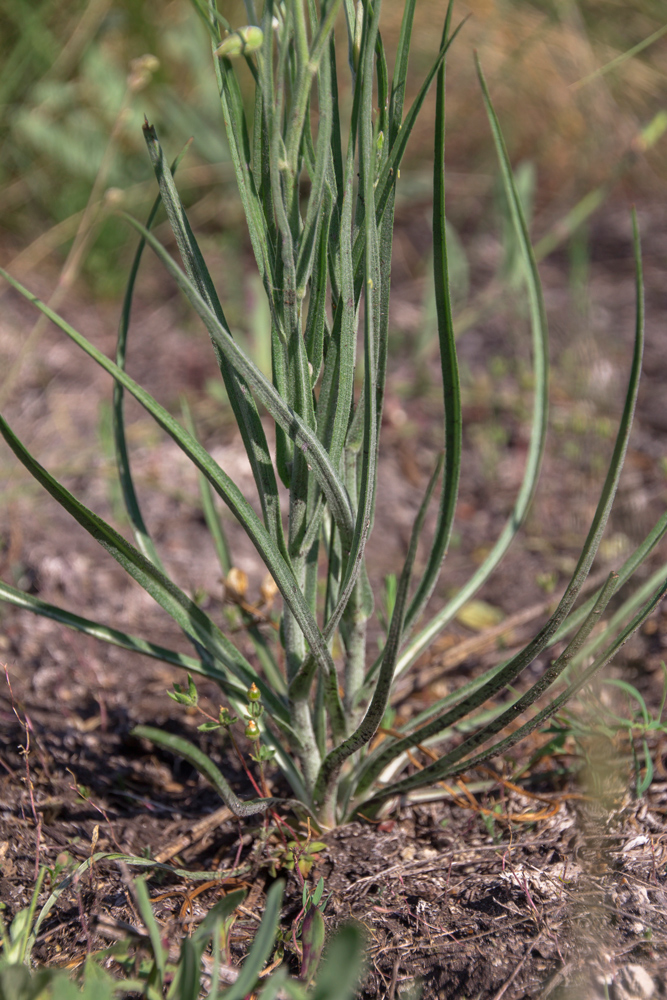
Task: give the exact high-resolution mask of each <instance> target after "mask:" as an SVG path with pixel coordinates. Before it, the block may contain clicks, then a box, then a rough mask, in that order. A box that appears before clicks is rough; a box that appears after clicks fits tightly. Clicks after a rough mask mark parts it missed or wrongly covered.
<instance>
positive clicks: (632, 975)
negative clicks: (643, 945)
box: [613, 965, 655, 1000]
mask: <svg viewBox="0 0 667 1000" xmlns="http://www.w3.org/2000/svg"><path fill="white" fill-rule="evenodd" d="M654 993H655V983H654V982H653V980H652V979H651V977H650V976H649V974H648V972H647V971H646V969H644V968H642V966H641V965H626V967H625V968H624V969H621V971H620V972H619V974H618V975H617V976H616V977H615V980H614V994H613V995H614V1000H650V998H651V997H652V996H653V994H654Z"/></svg>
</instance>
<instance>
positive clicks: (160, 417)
mask: <svg viewBox="0 0 667 1000" xmlns="http://www.w3.org/2000/svg"><path fill="white" fill-rule="evenodd" d="M137 225H138V224H137ZM140 228H142V229H143V227H140ZM144 232H145V233H146V235H147V237H148V238H149V242H150V241H151V240H152V239H153V236H152V234H150V233H148V232H147V231H146V230H144ZM158 245H159V244H158ZM167 256H168V255H167ZM0 274H2V275H3V276H4V277H5V278H6V280H7V281H9V283H10V284H11V285H13V287H14V288H16V290H17V291H19V292H20V293H21V294H22V295H23V296H25V298H27V299H28V300H29V301H30V302H32V303H33V304H34V305H35V306H36V307H37V308H38V309H39V310H40V311H41V312H43V313H44V314H45V315H46V316H48V317H49V319H51V320H52V321H53V322H54V323H55V324H56V325H57V326H58V327H59V328H60V329H61V330H62V331H63V332H64V333H66V334H67V335H68V336H69V337H70V338H71V339H72V340H74V342H75V343H77V344H78V345H79V347H82V348H83V350H84V351H85V352H86V353H87V354H89V355H90V357H92V358H93V359H94V360H95V361H96V362H97V363H98V364H99V365H100V367H102V368H104V369H105V370H106V371H107V372H109V374H111V375H112V376H113V377H114V378H115V379H116V380H117V381H120V382H122V384H123V385H124V386H125V388H126V389H128V390H129V392H131V393H132V395H133V396H134V397H135V399H137V400H138V401H139V402H140V403H141V405H142V406H143V407H144V408H145V409H146V410H148V412H149V413H150V414H151V415H152V416H153V417H154V418H155V420H156V421H157V422H158V423H159V424H160V426H161V427H163V428H164V430H166V431H167V433H168V434H169V435H170V436H171V437H172V438H173V440H174V441H175V442H176V444H178V446H179V447H180V448H181V449H182V450H183V451H184V452H185V454H187V455H188V457H189V458H190V459H191V461H192V462H193V464H194V465H195V467H196V468H198V469H199V470H200V471H201V472H203V473H204V475H205V476H206V477H207V479H208V480H209V482H210V483H211V485H212V486H213V488H214V489H215V490H216V492H217V493H218V494H219V495H220V496H221V497H222V499H223V500H224V501H225V503H226V504H227V505H228V507H229V508H230V510H231V511H232V512H233V513H234V515H235V517H237V518H238V520H239V522H240V523H241V524H242V526H243V527H244V529H245V531H246V532H247V534H248V536H249V538H250V539H251V540H252V541H253V544H254V545H255V546H256V548H257V550H258V552H259V553H260V555H261V556H262V559H263V561H264V563H265V564H266V566H267V567H268V568H269V570H270V572H271V574H272V575H273V578H274V580H275V581H276V584H277V586H278V589H279V590H280V592H281V594H282V595H283V598H284V599H285V601H286V602H287V604H288V606H289V607H290V608H291V609H292V612H293V614H294V616H295V618H296V619H297V621H298V622H299V625H300V627H301V628H302V629H303V632H304V635H305V637H306V639H307V641H308V643H309V644H310V646H311V649H312V650H313V653H314V655H315V657H316V659H317V660H318V661H319V662H320V663H322V665H323V666H324V667H325V669H326V670H327V671H331V670H333V669H334V667H333V661H332V659H331V654H330V652H329V650H328V648H327V646H326V643H325V641H324V640H323V638H322V634H321V632H320V630H319V628H318V626H317V622H316V621H315V620H314V618H313V615H312V613H311V611H310V608H309V607H308V605H307V604H306V601H305V599H304V597H303V594H302V593H301V592H300V591H299V589H298V587H295V580H294V576H293V574H292V571H291V569H290V567H289V566H288V565H287V563H286V562H285V561H284V559H283V557H282V555H281V553H280V552H279V551H278V549H277V548H276V546H275V544H274V542H273V540H272V539H271V538H270V536H269V534H268V532H267V530H266V528H265V527H264V525H263V524H262V522H261V520H260V519H259V518H258V517H257V515H256V514H255V512H254V510H253V509H252V507H251V506H250V504H249V503H248V501H247V500H246V499H245V497H244V496H243V494H242V493H241V491H240V490H239V489H238V487H237V486H236V485H235V484H234V483H233V482H232V480H231V479H230V478H229V476H227V475H226V474H225V473H224V472H223V470H222V469H221V468H220V466H219V465H218V464H217V462H215V461H214V460H213V459H212V458H211V456H210V455H209V453H208V452H207V451H206V450H205V449H204V448H202V447H201V445H199V443H198V442H197V441H195V440H194V439H193V438H192V437H191V436H190V435H189V434H188V433H187V431H185V430H184V428H183V427H181V425H180V424H179V423H178V421H177V420H175V419H174V418H173V417H172V416H171V414H170V413H168V412H167V410H165V409H164V407H162V406H160V404H159V403H157V402H156V400H155V399H153V397H152V396H151V395H150V394H149V393H147V392H146V391H145V390H144V389H142V388H141V386H139V385H137V383H136V382H135V381H134V380H133V379H131V378H130V377H129V375H127V373H126V372H123V371H121V369H120V368H118V367H117V365H115V364H114V363H113V362H112V361H110V360H109V358H107V357H106V356H105V355H104V354H102V353H101V351H98V350H97V348H96V347H94V346H93V345H92V344H91V343H90V342H89V341H88V340H86V338H85V337H83V336H82V335H81V334H80V333H79V332H78V331H77V330H75V329H74V328H73V327H72V326H70V325H69V323H66V322H65V320H63V319H62V317H60V316H59V315H58V314H57V313H55V312H54V311H53V310H52V309H50V308H49V307H48V306H46V305H45V304H44V303H43V302H41V301H40V300H39V299H38V298H37V297H36V296H35V295H33V294H32V293H31V292H29V291H28V290H27V289H26V288H24V287H23V285H21V284H20V282H18V281H16V279H15V278H13V277H11V275H9V274H8V273H7V272H6V271H3V270H2V269H0ZM186 280H187V279H186ZM200 301H201V300H200ZM232 343H233V341H232ZM267 384H268V383H267ZM3 426H4V427H7V430H8V432H9V434H10V436H11V437H12V438H13V439H14V440H16V439H15V438H14V435H13V434H12V432H11V431H10V430H9V428H8V426H7V425H6V424H4V421H3ZM3 433H4V431H3ZM318 447H319V446H318ZM19 449H20V450H22V452H23V453H24V455H25V457H26V461H28V462H29V463H31V464H32V463H34V465H35V466H38V463H35V462H34V459H33V458H32V456H30V455H29V454H28V453H27V452H25V451H24V450H23V449H22V446H20V445H19ZM21 460H22V461H24V459H23V458H22V459H21ZM26 461H24V464H26ZM38 467H39V469H40V470H41V466H38ZM42 472H45V470H42ZM33 474H34V473H33ZM45 474H46V476H47V477H48V481H49V482H51V481H52V482H54V483H55V480H52V478H51V477H50V476H48V473H45ZM56 489H57V490H61V489H62V487H60V485H59V484H56ZM72 500H73V501H74V507H73V509H78V508H79V507H82V505H80V504H78V501H75V500H74V498H73V497H72ZM82 509H83V510H85V508H82ZM88 513H91V512H88ZM86 516H87V515H86ZM92 517H93V518H96V515H92ZM97 521H99V522H100V524H104V522H102V521H101V519H99V518H96V520H95V523H97ZM91 523H92V522H91ZM105 528H108V525H105ZM109 530H110V531H112V530H113V529H109ZM114 535H117V533H116V532H114ZM117 537H118V538H120V536H117ZM122 542H123V543H124V544H126V545H127V544H128V543H127V542H125V539H122ZM131 548H132V547H131ZM134 551H135V552H137V555H141V554H140V553H138V551H137V550H134ZM141 560H142V561H145V560H144V557H143V556H141ZM131 562H132V561H130V563H128V565H130V564H131ZM167 582H169V583H170V581H167ZM170 585H171V583H170ZM176 589H177V588H176ZM179 593H180V591H179ZM188 600H189V599H188ZM190 603H192V602H190ZM193 607H196V606H195V605H194V604H193ZM170 613H171V612H170ZM197 613H198V615H199V616H201V617H202V618H204V619H205V620H206V621H207V622H209V624H210V625H211V626H212V623H210V620H209V619H208V618H206V616H205V615H203V613H202V612H200V611H199V609H197ZM179 624H180V621H179ZM212 627H213V628H214V630H215V631H217V632H219V630H218V629H216V628H215V626H212ZM220 635H222V633H220ZM223 639H224V636H223ZM225 642H226V643H227V644H228V646H229V648H230V649H233V650H234V657H232V659H234V661H235V662H237V664H238V663H240V662H242V663H243V664H245V666H243V667H242V669H243V670H244V671H245V670H246V669H247V667H248V664H247V661H246V660H245V659H244V657H242V656H241V654H240V653H239V652H238V650H236V649H235V647H233V646H232V645H231V643H229V642H228V640H226V639H225ZM204 646H205V648H208V647H206V644H205V643H204ZM230 656H231V654H229V653H228V654H227V657H226V659H223V662H227V661H228V660H229V659H230ZM252 675H253V676H250V675H249V678H250V681H252V680H253V679H254V671H253V672H252ZM258 683H259V682H258ZM264 687H265V688H266V685H264ZM267 690H268V689H267Z"/></svg>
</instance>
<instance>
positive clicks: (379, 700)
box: [313, 455, 444, 805]
mask: <svg viewBox="0 0 667 1000" xmlns="http://www.w3.org/2000/svg"><path fill="white" fill-rule="evenodd" d="M443 465H444V455H441V456H440V458H439V459H438V461H437V463H436V467H435V470H434V472H433V475H432V476H431V480H430V482H429V484H428V487H427V489H426V492H425V494H424V498H423V500H422V503H421V506H420V509H419V512H418V514H417V517H416V518H415V522H414V524H413V527H412V533H411V537H410V544H409V547H408V553H407V556H406V558H405V563H404V565H403V570H402V572H401V577H400V580H399V583H398V588H397V591H396V599H395V602H394V607H393V611H392V615H391V621H390V624H389V629H388V633H387V642H386V644H385V647H384V650H383V653H382V663H381V667H380V673H379V677H378V680H377V683H376V685H375V688H374V690H373V696H372V698H371V702H370V704H369V706H368V709H367V710H366V713H365V715H364V718H363V720H362V721H361V723H360V725H359V726H358V727H357V729H356V730H355V732H354V733H352V735H351V736H350V737H349V738H348V739H347V740H345V742H344V743H342V744H341V745H340V746H338V747H336V748H335V749H334V750H332V751H331V753H330V754H329V755H328V756H327V757H326V758H325V760H324V761H323V762H322V766H321V767H320V772H319V774H318V779H317V784H316V786H315V791H314V793H313V801H314V802H315V804H316V805H319V804H322V803H323V802H325V800H326V799H327V797H331V796H332V795H333V794H334V793H335V788H336V782H337V778H338V775H339V773H340V769H341V767H342V766H343V763H344V762H345V761H346V760H347V759H348V758H349V757H351V756H352V754H353V753H355V752H356V751H357V750H359V749H360V748H361V747H363V746H366V744H368V743H369V742H370V740H371V739H372V738H373V736H374V735H375V733H376V732H377V729H378V726H379V725H380V723H381V722H382V719H383V717H384V714H385V711H386V709H387V705H388V703H389V696H390V694H391V687H392V680H393V677H394V667H395V664H396V657H397V656H398V651H399V648H400V645H401V638H402V634H403V628H404V622H405V612H406V607H407V601H408V591H409V588H410V581H411V579H412V571H413V569H414V562H415V558H416V556H417V546H418V544H419V538H420V536H421V532H422V528H423V524H424V519H425V517H426V512H427V510H428V507H429V504H430V501H431V498H432V496H433V492H434V490H435V487H436V485H437V483H438V481H439V479H440V476H441V474H442V468H443Z"/></svg>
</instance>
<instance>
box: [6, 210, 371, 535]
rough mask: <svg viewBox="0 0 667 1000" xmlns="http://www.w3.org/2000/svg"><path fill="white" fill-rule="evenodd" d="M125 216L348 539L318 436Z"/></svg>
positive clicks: (341, 491)
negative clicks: (289, 443) (305, 467)
mask: <svg viewBox="0 0 667 1000" xmlns="http://www.w3.org/2000/svg"><path fill="white" fill-rule="evenodd" d="M125 218H126V219H127V220H128V221H129V222H130V223H131V225H133V226H134V228H135V229H137V231H138V232H140V233H143V234H144V235H145V236H146V240H147V242H148V243H149V245H150V246H151V248H152V249H153V250H154V251H155V253H156V254H157V256H158V257H159V258H160V260H161V261H162V263H163V264H164V265H165V266H166V268H167V270H168V271H169V272H170V273H171V274H172V276H173V277H174V278H175V279H176V282H177V284H178V285H179V287H180V288H181V289H182V291H183V292H184V293H185V295H186V296H187V298H188V299H189V301H190V303H191V304H192V306H193V307H194V309H195V311H196V312H197V314H198V315H199V316H200V318H201V319H202V320H203V322H204V325H205V326H206V327H207V329H208V331H209V333H211V335H212V336H213V337H215V339H216V340H217V342H218V344H219V345H220V347H221V348H222V350H223V351H224V353H225V355H226V357H227V360H228V362H229V364H230V365H233V366H235V367H237V368H238V369H239V371H240V372H241V374H242V375H243V376H244V378H245V379H246V380H247V382H248V384H249V385H250V388H251V390H252V392H254V393H255V395H256V396H257V398H258V400H259V401H260V402H261V403H262V405H263V406H265V407H266V409H267V410H268V411H269V413H270V414H271V416H272V417H273V419H274V420H275V421H276V423H277V424H278V425H279V426H280V427H282V429H283V430H284V431H285V433H286V434H288V435H289V436H290V437H291V438H292V439H293V440H294V442H295V444H296V445H297V446H298V447H299V448H300V449H301V451H302V452H303V453H304V454H307V456H308V461H309V464H311V466H312V470H313V473H314V475H315V476H316V477H317V479H318V481H319V483H320V486H321V488H322V491H323V493H324V495H325V496H326V498H327V503H328V504H329V509H330V510H331V513H332V515H333V517H334V518H335V520H336V523H337V524H338V527H339V529H340V530H341V533H342V535H343V537H344V538H346V539H348V540H351V538H352V533H353V531H354V513H353V510H352V505H351V502H350V498H349V496H348V495H347V491H346V490H345V487H344V486H343V484H342V483H341V481H340V478H339V477H338V474H337V473H336V471H335V469H334V468H333V466H332V463H331V460H330V459H329V456H328V455H327V453H326V451H325V450H324V448H323V447H322V445H321V444H320V442H319V440H318V438H317V435H316V434H315V433H314V432H313V431H312V430H311V429H310V428H309V427H308V426H307V425H306V424H305V423H304V422H303V421H302V420H301V418H300V417H299V416H298V414H296V413H295V412H294V410H293V409H291V407H290V406H289V405H288V404H287V403H286V402H285V400H284V399H283V398H282V397H281V396H280V394H279V393H278V392H277V391H276V389H275V388H274V387H273V386H272V385H271V383H270V382H269V381H268V379H266V378H265V377H264V375H262V373H261V372H260V371H259V369H258V368H257V367H256V366H255V365H253V363H252V362H251V361H249V359H248V358H247V357H246V356H245V354H244V353H243V351H241V350H240V348H239V347H238V345H237V344H236V343H235V342H234V340H233V339H232V337H231V335H230V334H229V331H228V330H226V329H225V328H224V327H223V326H221V325H220V323H219V321H218V319H217V317H216V316H215V314H214V313H213V312H212V311H211V310H210V309H209V308H208V306H207V304H206V303H205V302H204V300H203V299H202V298H201V297H200V296H199V294H198V292H197V290H196V288H195V287H194V286H193V285H192V283H191V282H190V281H189V279H188V277H187V275H185V274H184V273H183V271H182V270H181V269H180V268H179V266H178V264H176V262H175V261H174V260H173V259H172V258H171V257H170V255H169V254H168V253H167V251H166V250H165V249H164V247H163V246H162V245H161V244H160V243H159V241H158V240H156V239H155V238H154V236H153V235H152V233H149V232H147V230H145V229H144V227H143V226H142V225H141V223H139V222H137V221H136V219H133V218H132V217H131V216H129V215H126V216H125ZM0 273H2V274H4V273H5V272H2V271H1V270H0ZM8 280H9V279H8ZM12 281H13V279H12Z"/></svg>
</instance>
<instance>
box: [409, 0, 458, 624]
mask: <svg viewBox="0 0 667 1000" xmlns="http://www.w3.org/2000/svg"><path fill="white" fill-rule="evenodd" d="M452 6H453V5H452V3H450V5H449V9H448V11H447V20H446V21H445V27H444V31H443V40H442V46H441V47H444V46H445V43H446V41H447V35H448V33H449V23H450V19H451V14H452ZM445 67H446V62H445V61H443V63H442V66H441V67H440V69H439V70H438V79H437V94H436V113H435V151H434V158H433V164H434V167H433V277H434V281H435V301H436V309H437V316H438V337H439V340H440V364H441V369H442V393H443V400H444V409H445V461H446V464H445V474H444V479H443V487H442V495H441V498H440V509H439V511H438V521H437V524H436V529H435V536H434V539H433V544H432V546H431V551H430V554H429V558H428V563H427V566H426V571H425V572H424V574H423V576H422V579H421V581H420V583H419V586H418V588H417V591H416V593H415V595H414V597H413V599H412V602H411V604H410V607H409V609H408V612H407V615H406V620H405V628H406V631H409V630H410V628H411V627H412V625H413V624H414V622H415V621H416V620H417V618H418V617H419V615H420V614H421V612H422V611H423V609H424V607H425V606H426V604H427V603H428V599H429V597H430V596H431V594H432V593H433V588H434V587H435V585H436V583H437V580H438V576H439V573H440V569H441V566H442V563H443V560H444V558H445V555H446V552H447V548H448V546H449V540H450V538H451V533H452V524H453V523H454V514H455V511H456V502H457V499H458V489H459V478H460V474H461V450H462V425H461V388H460V385H459V368H458V359H457V354H456V339H455V336H454V323H453V320H452V300H451V294H450V287H449V270H448V264H447V224H446V218H445Z"/></svg>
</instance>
